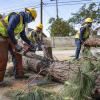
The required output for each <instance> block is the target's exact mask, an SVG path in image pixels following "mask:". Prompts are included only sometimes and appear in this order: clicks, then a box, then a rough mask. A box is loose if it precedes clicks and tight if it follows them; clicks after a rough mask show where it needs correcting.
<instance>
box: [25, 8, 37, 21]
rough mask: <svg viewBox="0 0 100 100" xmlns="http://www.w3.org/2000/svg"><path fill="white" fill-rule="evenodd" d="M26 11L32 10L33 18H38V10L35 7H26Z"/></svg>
mask: <svg viewBox="0 0 100 100" xmlns="http://www.w3.org/2000/svg"><path fill="white" fill-rule="evenodd" d="M25 11H28V12H30V13H31V15H32V18H33V19H34V20H35V19H36V17H37V12H36V10H35V9H33V8H25Z"/></svg>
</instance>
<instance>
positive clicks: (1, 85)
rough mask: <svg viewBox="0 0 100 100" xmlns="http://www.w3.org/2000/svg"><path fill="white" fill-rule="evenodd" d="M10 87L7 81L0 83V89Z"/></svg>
mask: <svg viewBox="0 0 100 100" xmlns="http://www.w3.org/2000/svg"><path fill="white" fill-rule="evenodd" d="M6 86H11V83H10V82H9V81H0V87H6Z"/></svg>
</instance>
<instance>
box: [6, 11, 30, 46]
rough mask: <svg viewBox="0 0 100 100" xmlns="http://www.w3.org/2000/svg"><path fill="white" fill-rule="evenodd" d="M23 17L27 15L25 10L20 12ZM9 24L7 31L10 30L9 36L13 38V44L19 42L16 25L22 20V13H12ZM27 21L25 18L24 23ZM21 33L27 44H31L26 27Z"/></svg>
mask: <svg viewBox="0 0 100 100" xmlns="http://www.w3.org/2000/svg"><path fill="white" fill-rule="evenodd" d="M20 14H21V15H22V16H23V18H24V16H25V14H24V12H22V13H20ZM8 22H9V25H8V28H7V31H8V36H9V38H10V39H11V41H12V43H13V44H17V40H16V39H15V35H14V29H15V28H16V26H17V25H18V24H19V22H20V15H18V14H12V15H11V16H10V17H9V21H8ZM24 22H25V18H24V20H23V24H25V23H24ZM19 34H20V37H21V38H22V40H23V41H25V42H26V43H27V44H29V45H30V42H31V41H30V40H29V39H28V38H27V37H26V34H25V27H24V29H23V31H22V32H21V33H19Z"/></svg>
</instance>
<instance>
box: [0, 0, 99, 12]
mask: <svg viewBox="0 0 100 100" xmlns="http://www.w3.org/2000/svg"><path fill="white" fill-rule="evenodd" d="M83 1H87V0H83ZM85 3H87V4H89V3H92V2H84V3H80V2H79V3H68V1H67V2H58V6H64V5H79V4H85ZM95 3H100V2H95ZM43 5H44V7H51V6H55V5H56V3H43ZM28 7H30V8H40V4H37V5H33V6H26V7H21V8H18V9H10V10H7V11H6V12H7V13H9V12H11V11H17V10H23V9H24V8H28ZM0 13H4V12H0Z"/></svg>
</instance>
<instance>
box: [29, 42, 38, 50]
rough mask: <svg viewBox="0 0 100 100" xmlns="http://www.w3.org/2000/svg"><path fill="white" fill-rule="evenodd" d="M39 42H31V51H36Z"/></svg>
mask: <svg viewBox="0 0 100 100" xmlns="http://www.w3.org/2000/svg"><path fill="white" fill-rule="evenodd" d="M36 48H37V44H33V43H32V42H31V43H30V51H34V52H35V51H36Z"/></svg>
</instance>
